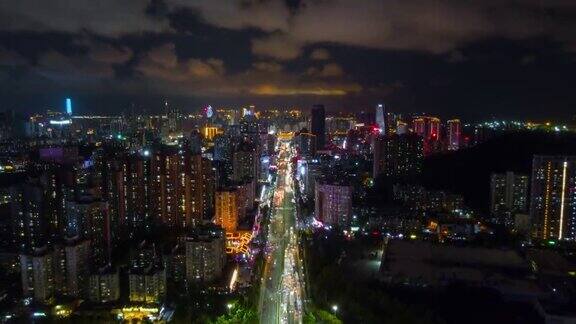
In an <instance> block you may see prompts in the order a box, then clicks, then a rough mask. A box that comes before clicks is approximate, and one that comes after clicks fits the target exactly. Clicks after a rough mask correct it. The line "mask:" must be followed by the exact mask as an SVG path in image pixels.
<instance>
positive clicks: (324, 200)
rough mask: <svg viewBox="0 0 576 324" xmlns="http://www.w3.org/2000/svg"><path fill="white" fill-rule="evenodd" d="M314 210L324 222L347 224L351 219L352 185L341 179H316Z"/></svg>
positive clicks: (316, 215)
mask: <svg viewBox="0 0 576 324" xmlns="http://www.w3.org/2000/svg"><path fill="white" fill-rule="evenodd" d="M315 191H316V194H315V209H314V210H315V212H314V215H315V217H316V219H317V220H319V221H320V222H322V223H324V224H329V225H339V226H348V225H350V220H351V219H352V186H351V185H349V184H347V183H345V182H341V181H334V180H320V179H318V180H316V188H315Z"/></svg>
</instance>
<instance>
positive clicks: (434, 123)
mask: <svg viewBox="0 0 576 324" xmlns="http://www.w3.org/2000/svg"><path fill="white" fill-rule="evenodd" d="M412 126H413V130H414V133H416V134H418V135H420V136H422V138H424V155H429V154H430V153H434V152H436V151H438V150H439V149H440V119H439V118H437V117H429V116H420V117H416V118H414V120H413V122H412Z"/></svg>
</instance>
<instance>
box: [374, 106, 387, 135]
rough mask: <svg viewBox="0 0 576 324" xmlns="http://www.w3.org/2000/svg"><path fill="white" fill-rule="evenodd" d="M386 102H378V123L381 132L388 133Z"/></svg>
mask: <svg viewBox="0 0 576 324" xmlns="http://www.w3.org/2000/svg"><path fill="white" fill-rule="evenodd" d="M384 113H385V111H384V104H378V106H376V125H378V128H379V129H380V134H382V133H384V134H386V133H387V132H386V119H385V118H384V116H385V115H384Z"/></svg>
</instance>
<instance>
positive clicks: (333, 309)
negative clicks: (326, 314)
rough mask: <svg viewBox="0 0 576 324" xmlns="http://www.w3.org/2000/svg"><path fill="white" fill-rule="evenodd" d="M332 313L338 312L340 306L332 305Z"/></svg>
mask: <svg viewBox="0 0 576 324" xmlns="http://www.w3.org/2000/svg"><path fill="white" fill-rule="evenodd" d="M332 311H333V312H334V313H336V312H338V305H332Z"/></svg>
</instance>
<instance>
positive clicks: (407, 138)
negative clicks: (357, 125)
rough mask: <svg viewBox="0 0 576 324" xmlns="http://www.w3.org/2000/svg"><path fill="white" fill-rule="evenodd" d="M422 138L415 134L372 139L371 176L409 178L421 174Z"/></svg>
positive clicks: (422, 157)
mask: <svg viewBox="0 0 576 324" xmlns="http://www.w3.org/2000/svg"><path fill="white" fill-rule="evenodd" d="M422 141H423V140H422V138H421V137H420V136H418V135H415V134H406V135H387V136H379V137H376V138H374V166H373V173H372V176H373V177H374V178H376V177H378V176H379V175H380V174H384V175H385V176H387V177H409V176H414V175H416V174H418V173H420V172H421V170H422V161H423V159H424V156H423V143H422Z"/></svg>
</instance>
